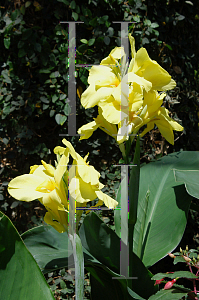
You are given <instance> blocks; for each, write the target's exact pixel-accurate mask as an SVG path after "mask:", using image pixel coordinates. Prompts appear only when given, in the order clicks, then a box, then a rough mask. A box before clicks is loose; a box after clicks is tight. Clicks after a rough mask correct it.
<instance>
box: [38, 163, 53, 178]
mask: <svg viewBox="0 0 199 300" xmlns="http://www.w3.org/2000/svg"><path fill="white" fill-rule="evenodd" d="M41 162H42V165H43V166H44V168H45V170H44V173H45V174H46V175H48V176H51V177H54V172H55V168H54V167H53V166H51V165H49V164H47V163H46V162H45V161H43V160H42V161H41Z"/></svg>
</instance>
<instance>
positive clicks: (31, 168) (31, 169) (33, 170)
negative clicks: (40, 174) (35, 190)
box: [30, 165, 39, 174]
mask: <svg viewBox="0 0 199 300" xmlns="http://www.w3.org/2000/svg"><path fill="white" fill-rule="evenodd" d="M38 167H39V165H34V166H30V174H33V173H34V172H35V170H36V169H37V168H38Z"/></svg>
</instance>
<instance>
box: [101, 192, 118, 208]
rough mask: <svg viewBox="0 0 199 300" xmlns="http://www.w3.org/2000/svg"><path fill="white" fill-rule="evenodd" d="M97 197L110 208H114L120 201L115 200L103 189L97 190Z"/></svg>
mask: <svg viewBox="0 0 199 300" xmlns="http://www.w3.org/2000/svg"><path fill="white" fill-rule="evenodd" d="M96 194H97V197H98V198H99V199H100V200H102V201H103V202H104V204H105V205H106V206H107V207H108V208H110V209H114V208H115V207H116V206H117V205H118V202H117V201H115V200H114V199H113V198H111V197H110V196H108V195H106V194H104V193H103V192H102V191H96Z"/></svg>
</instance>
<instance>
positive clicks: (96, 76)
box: [82, 65, 116, 95]
mask: <svg viewBox="0 0 199 300" xmlns="http://www.w3.org/2000/svg"><path fill="white" fill-rule="evenodd" d="M115 77H116V76H115V74H114V73H113V72H112V70H111V69H110V68H109V67H107V66H102V65H100V66H92V68H91V69H90V70H89V76H88V83H89V84H90V85H93V84H94V85H95V83H96V81H100V80H102V81H104V80H105V79H107V80H108V81H110V80H111V81H114V80H115ZM82 95H83V94H82Z"/></svg>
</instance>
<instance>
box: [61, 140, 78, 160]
mask: <svg viewBox="0 0 199 300" xmlns="http://www.w3.org/2000/svg"><path fill="white" fill-rule="evenodd" d="M62 143H63V144H64V145H65V146H66V147H68V148H69V152H70V154H71V156H72V158H73V159H75V160H78V156H79V154H77V153H76V152H75V149H74V148H73V146H72V145H71V143H70V142H68V141H67V140H66V139H63V140H62Z"/></svg>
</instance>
